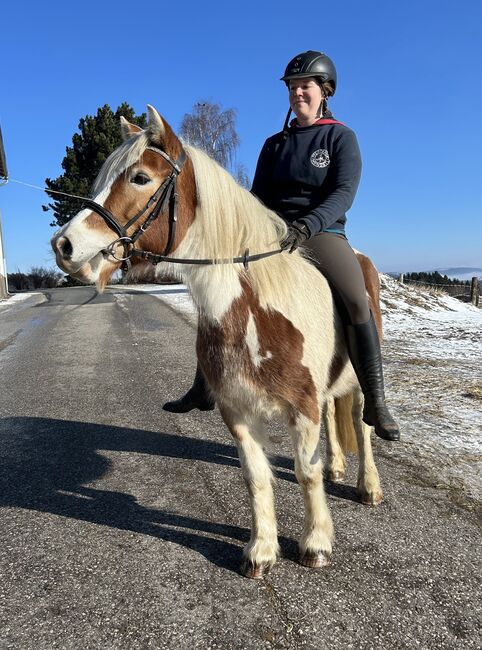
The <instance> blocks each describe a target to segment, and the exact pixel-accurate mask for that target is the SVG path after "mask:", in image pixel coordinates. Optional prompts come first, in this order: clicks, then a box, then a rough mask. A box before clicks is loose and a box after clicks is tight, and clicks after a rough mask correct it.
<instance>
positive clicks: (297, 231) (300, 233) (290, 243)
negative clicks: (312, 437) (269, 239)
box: [280, 221, 311, 253]
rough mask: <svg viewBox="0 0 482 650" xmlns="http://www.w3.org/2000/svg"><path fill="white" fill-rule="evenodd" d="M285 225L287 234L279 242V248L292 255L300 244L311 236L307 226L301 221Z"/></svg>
mask: <svg viewBox="0 0 482 650" xmlns="http://www.w3.org/2000/svg"><path fill="white" fill-rule="evenodd" d="M287 225H288V232H287V233H286V237H285V238H284V239H283V240H282V241H281V243H280V246H281V248H282V250H284V251H288V253H293V251H295V250H296V249H297V248H298V246H300V244H302V243H303V242H305V241H306V240H307V239H309V238H310V237H311V234H310V231H309V229H308V226H307V225H306V224H305V223H302V222H301V221H293V223H289V224H287Z"/></svg>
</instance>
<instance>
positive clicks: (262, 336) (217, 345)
mask: <svg viewBox="0 0 482 650" xmlns="http://www.w3.org/2000/svg"><path fill="white" fill-rule="evenodd" d="M241 286H242V294H241V296H240V297H239V298H237V299H236V300H235V301H234V302H233V303H232V305H231V307H230V309H229V310H228V312H227V313H226V315H225V316H224V317H223V319H222V321H221V323H220V324H219V325H218V324H214V323H208V322H206V321H205V320H204V319H202V318H201V319H200V322H199V327H198V338H197V354H198V359H199V363H200V365H201V368H202V370H203V372H204V373H205V375H206V378H207V380H208V382H209V383H210V384H211V386H212V387H213V389H214V390H215V391H216V392H219V393H221V394H222V390H223V382H224V381H225V380H226V378H229V376H230V375H232V374H233V373H234V376H238V375H241V376H242V377H243V378H244V379H245V380H247V381H248V382H251V383H252V384H254V385H255V386H256V387H257V388H259V389H261V390H262V391H263V392H265V393H266V394H267V396H268V397H269V399H270V400H273V401H277V402H280V403H282V404H284V406H286V407H288V408H291V410H292V413H291V415H292V419H293V418H294V417H295V416H296V413H297V412H299V413H301V414H302V415H304V416H305V417H307V418H308V419H310V420H311V421H312V422H314V423H318V422H319V421H320V407H319V403H318V396H317V391H316V386H315V383H314V381H313V377H312V375H311V372H310V370H309V369H308V368H307V367H306V366H304V365H303V363H302V358H303V344H304V336H303V334H302V333H301V332H300V331H299V330H298V329H297V328H296V327H295V326H294V325H293V323H292V322H291V321H290V320H289V319H288V318H286V317H285V316H283V314H281V313H280V312H278V311H275V310H273V309H264V308H262V307H261V306H260V303H259V299H258V297H257V296H256V295H255V294H254V292H253V289H252V287H251V285H250V284H249V281H248V279H247V278H246V277H243V278H242V279H241ZM250 317H252V318H253V321H254V325H255V327H256V334H257V342H258V346H259V347H258V354H259V362H258V363H255V362H254V361H253V359H252V355H251V351H250V349H249V346H248V342H247V336H248V335H249V334H248V323H249V319H250Z"/></svg>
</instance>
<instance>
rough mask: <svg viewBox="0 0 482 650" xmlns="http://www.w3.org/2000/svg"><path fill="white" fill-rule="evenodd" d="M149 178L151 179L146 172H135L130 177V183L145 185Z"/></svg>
mask: <svg viewBox="0 0 482 650" xmlns="http://www.w3.org/2000/svg"><path fill="white" fill-rule="evenodd" d="M150 180H151V179H150V178H149V176H146V174H136V175H135V176H134V178H132V179H131V183H135V184H136V185H146V184H147V183H149V182H150Z"/></svg>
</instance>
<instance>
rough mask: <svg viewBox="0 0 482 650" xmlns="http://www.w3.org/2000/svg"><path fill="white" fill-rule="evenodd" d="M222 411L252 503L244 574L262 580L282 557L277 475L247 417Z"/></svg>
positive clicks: (242, 567) (225, 410)
mask: <svg viewBox="0 0 482 650" xmlns="http://www.w3.org/2000/svg"><path fill="white" fill-rule="evenodd" d="M219 410H220V411H221V415H222V417H223V419H224V421H225V423H226V425H227V427H228V429H229V430H230V431H231V434H232V435H233V437H234V440H235V442H236V446H237V448H238V454H239V460H240V463H241V468H242V472H243V477H244V481H245V483H246V487H247V488H248V494H249V498H250V501H251V518H252V525H251V539H250V540H249V543H248V544H247V546H246V547H245V549H244V550H243V558H244V559H243V563H242V564H241V573H242V574H243V575H245V576H246V577H248V578H262V577H263V575H264V574H265V573H267V572H268V571H269V569H270V568H271V567H272V565H273V564H274V563H275V562H276V559H277V557H278V554H279V546H278V533H277V528H276V515H275V509H274V497H273V488H272V480H273V475H272V472H271V468H270V465H269V462H268V459H267V458H266V455H265V453H264V451H263V447H262V446H261V445H260V444H259V443H258V442H257V441H256V440H255V438H254V437H253V435H252V433H251V432H250V427H249V426H248V423H247V420H246V418H245V417H243V416H242V415H241V414H240V413H236V412H235V411H234V410H232V409H230V408H228V407H226V406H224V405H219Z"/></svg>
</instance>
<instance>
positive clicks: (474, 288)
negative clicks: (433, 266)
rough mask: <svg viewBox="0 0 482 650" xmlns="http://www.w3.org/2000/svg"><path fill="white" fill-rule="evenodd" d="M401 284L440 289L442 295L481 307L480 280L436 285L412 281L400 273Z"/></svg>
mask: <svg viewBox="0 0 482 650" xmlns="http://www.w3.org/2000/svg"><path fill="white" fill-rule="evenodd" d="M398 279H399V281H400V282H401V283H402V284H414V285H417V286H419V287H426V288H427V289H440V290H441V291H443V292H444V293H446V294H448V295H449V296H452V297H453V298H457V299H458V300H461V301H463V302H472V303H473V304H475V305H477V306H478V307H481V306H482V278H475V277H474V278H472V280H471V281H470V280H467V282H464V283H460V284H452V283H451V284H438V283H437V282H427V281H425V280H412V279H411V278H407V277H405V276H404V274H403V273H402V274H401V275H400V276H399V277H398Z"/></svg>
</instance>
